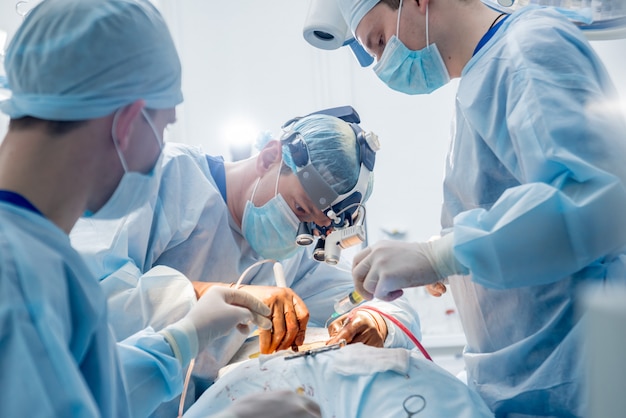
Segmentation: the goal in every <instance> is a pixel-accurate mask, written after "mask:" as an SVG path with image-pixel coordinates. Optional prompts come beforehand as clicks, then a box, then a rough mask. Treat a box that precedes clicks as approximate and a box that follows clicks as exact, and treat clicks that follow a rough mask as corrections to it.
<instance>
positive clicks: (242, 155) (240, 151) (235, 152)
mask: <svg viewBox="0 0 626 418" xmlns="http://www.w3.org/2000/svg"><path fill="white" fill-rule="evenodd" d="M222 132H223V134H222V138H223V140H225V141H226V143H227V144H228V149H229V151H230V153H231V157H232V161H239V160H243V159H246V158H248V157H250V156H251V154H252V145H253V143H254V140H255V138H256V137H257V134H258V132H259V130H258V129H257V128H256V127H255V126H254V124H253V123H252V122H250V121H248V120H244V119H234V120H232V121H231V122H229V123H228V124H227V125H226V126H225V127H224V129H223V131H222Z"/></svg>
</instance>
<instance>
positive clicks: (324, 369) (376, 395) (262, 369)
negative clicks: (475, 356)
mask: <svg viewBox="0 0 626 418" xmlns="http://www.w3.org/2000/svg"><path fill="white" fill-rule="evenodd" d="M253 357H254V356H253ZM275 390H291V391H295V392H297V393H301V394H302V395H303V396H308V397H310V398H312V399H313V400H315V401H316V402H317V403H318V404H319V405H320V407H321V410H322V416H323V417H360V418H368V417H371V418H380V417H405V416H419V417H422V416H423V417H445V418H449V417H461V418H463V417H472V418H475V417H479V418H480V417H492V418H493V414H492V413H491V412H490V411H489V409H488V408H487V406H486V405H485V403H484V402H483V401H482V399H481V398H480V397H479V395H478V394H477V393H476V392H474V391H473V390H471V389H470V388H468V387H467V386H466V385H465V384H464V383H463V382H461V381H460V380H459V379H457V378H456V377H454V376H453V375H452V374H450V373H448V372H447V371H446V370H445V369H443V368H441V367H439V366H438V365H436V364H434V363H433V362H431V361H429V360H426V359H425V358H424V356H423V355H422V354H421V353H420V352H418V351H417V350H406V349H402V348H376V347H370V346H366V345H363V344H360V343H359V344H351V345H347V346H344V347H341V348H338V349H334V350H328V351H324V352H317V353H312V354H309V355H301V356H293V353H292V352H290V351H283V352H279V353H276V354H272V355H267V356H265V355H261V356H259V357H256V358H250V359H248V360H245V361H242V362H240V363H239V364H235V365H231V366H230V368H229V370H228V371H227V372H225V373H222V374H221V376H220V378H219V379H218V380H217V381H216V382H215V383H214V384H213V385H212V386H211V387H210V388H209V389H207V390H206V391H205V392H204V393H203V394H202V396H201V397H200V398H199V399H198V400H197V401H196V403H195V404H194V405H193V406H192V407H191V408H190V409H189V410H188V411H187V413H186V414H185V417H188V418H194V417H206V416H210V415H211V414H213V413H216V412H219V411H221V410H223V409H224V408H226V407H227V406H228V405H230V404H231V403H232V402H233V401H235V400H237V399H239V398H241V397H243V396H246V395H249V394H252V393H257V392H261V391H275ZM279 407H280V406H279V405H277V408H279ZM411 414H413V415H411Z"/></svg>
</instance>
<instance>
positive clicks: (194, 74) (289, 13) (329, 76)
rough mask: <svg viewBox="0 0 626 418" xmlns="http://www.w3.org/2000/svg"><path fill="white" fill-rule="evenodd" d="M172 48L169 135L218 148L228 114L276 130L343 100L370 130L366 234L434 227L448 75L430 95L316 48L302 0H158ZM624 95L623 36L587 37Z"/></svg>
mask: <svg viewBox="0 0 626 418" xmlns="http://www.w3.org/2000/svg"><path fill="white" fill-rule="evenodd" d="M157 4H158V5H159V6H160V7H161V9H162V11H163V13H164V15H165V16H166V18H167V20H168V22H169V24H170V27H171V30H172V33H173V35H174V37H175V39H176V41H177V43H178V46H179V48H180V52H181V56H182V60H183V77H184V79H183V83H184V92H185V103H184V104H183V106H181V109H180V112H179V113H180V119H181V122H182V123H181V127H180V131H179V132H176V134H178V135H179V137H178V138H177V139H178V140H181V141H184V142H188V143H192V144H199V145H202V146H203V147H204V148H205V149H206V150H207V151H209V152H213V153H218V154H223V155H225V156H226V157H228V155H229V154H228V148H227V144H226V143H225V140H224V136H223V134H222V132H223V129H224V126H225V125H226V124H227V123H228V121H229V120H231V119H233V118H236V117H243V118H247V119H249V120H250V121H253V123H254V124H256V125H257V126H258V128H259V129H260V130H261V129H263V130H265V129H269V130H272V131H273V132H278V128H279V126H280V125H281V124H282V123H283V122H284V121H285V120H287V119H288V118H290V117H292V116H296V115H302V114H305V113H308V112H311V111H314V110H318V109H321V108H325V107H331V106H337V105H343V104H351V105H352V106H354V107H355V108H356V109H357V111H358V112H359V113H360V115H361V119H362V126H363V127H364V128H366V129H368V130H372V131H374V132H376V133H377V134H378V135H379V137H380V140H381V144H382V149H381V151H380V152H379V153H378V155H377V161H376V183H375V188H374V194H373V196H372V198H371V200H370V201H369V203H368V226H369V238H370V242H374V241H376V240H378V239H380V238H384V235H383V234H382V233H381V228H386V229H399V230H403V229H406V230H407V231H408V238H409V239H416V240H418V239H425V238H428V237H429V236H431V235H433V234H436V233H438V231H439V210H440V204H441V201H442V192H441V178H442V175H443V163H444V157H445V152H446V149H447V145H448V137H449V131H450V123H451V117H452V111H453V105H454V91H455V89H456V84H457V83H456V82H453V83H451V84H450V85H448V86H446V87H444V88H442V89H440V90H438V91H436V92H435V93H434V94H431V95H430V96H407V95H403V94H400V93H396V92H393V91H391V90H390V89H388V88H387V87H386V86H385V85H384V84H383V83H382V82H380V81H379V80H378V78H377V77H376V76H375V74H374V72H373V71H372V70H371V69H369V68H367V69H364V68H361V67H360V66H359V65H358V64H357V63H356V60H355V59H354V58H353V56H352V53H351V52H350V50H349V49H347V48H342V49H341V50H335V51H323V50H319V49H316V48H313V47H312V46H310V45H309V44H308V43H307V42H306V41H305V40H304V38H303V37H302V28H303V24H304V21H305V18H306V15H307V11H308V7H309V1H293V0H268V1H259V0H233V1H230V2H215V1H204V0H176V1H175V0H159V1H157ZM594 45H595V46H596V47H597V49H598V52H599V53H600V54H601V55H602V57H603V58H604V59H605V61H606V63H607V65H608V67H609V70H610V71H611V73H612V75H613V78H614V80H615V82H616V84H618V87H619V89H620V91H621V94H622V97H624V98H626V73H624V70H623V69H624V68H626V66H625V65H624V64H626V40H620V41H601V42H600V41H598V42H594Z"/></svg>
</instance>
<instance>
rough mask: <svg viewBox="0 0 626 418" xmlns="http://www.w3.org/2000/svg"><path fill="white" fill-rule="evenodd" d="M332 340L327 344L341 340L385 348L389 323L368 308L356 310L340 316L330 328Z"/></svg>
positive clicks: (329, 332) (329, 333)
mask: <svg viewBox="0 0 626 418" xmlns="http://www.w3.org/2000/svg"><path fill="white" fill-rule="evenodd" d="M328 335H330V337H331V339H330V340H328V342H327V344H335V343H338V342H339V341H341V340H346V343H348V344H351V343H363V344H365V345H369V346H372V347H383V346H384V345H385V339H386V338H387V323H386V322H385V320H384V319H383V317H382V316H381V315H380V314H379V313H378V312H374V311H370V310H368V309H367V308H360V309H355V310H353V311H352V312H349V313H347V314H345V315H342V316H340V317H339V318H337V319H335V320H334V321H333V322H331V323H330V325H329V326H328Z"/></svg>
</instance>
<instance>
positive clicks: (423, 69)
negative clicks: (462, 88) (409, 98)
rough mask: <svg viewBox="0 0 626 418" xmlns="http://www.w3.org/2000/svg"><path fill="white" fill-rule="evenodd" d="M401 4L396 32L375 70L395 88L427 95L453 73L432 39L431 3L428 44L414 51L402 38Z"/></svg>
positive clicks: (409, 92)
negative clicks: (449, 70)
mask: <svg viewBox="0 0 626 418" xmlns="http://www.w3.org/2000/svg"><path fill="white" fill-rule="evenodd" d="M401 11H402V0H401V1H400V6H399V7H398V23H397V26H396V34H395V35H394V36H392V37H391V39H390V40H389V42H388V43H387V45H386V46H385V50H384V52H383V55H382V57H381V59H380V61H379V62H378V63H376V65H375V66H374V72H375V73H376V75H377V76H378V78H380V79H381V80H382V81H383V82H384V83H385V84H387V85H388V86H389V87H390V88H392V89H393V90H397V91H400V92H402V93H406V94H427V93H431V92H433V91H434V90H436V89H438V88H439V87H441V86H443V85H445V84H447V83H448V82H449V81H450V75H449V74H448V70H447V69H446V65H445V63H444V62H443V58H441V54H440V53H439V49H437V45H435V44H434V43H433V44H430V42H429V39H428V4H427V5H426V47H425V48H423V49H420V50H419V51H412V50H410V49H409V48H407V47H406V45H404V44H403V43H402V41H401V40H400V39H399V38H398V35H399V33H400V12H401Z"/></svg>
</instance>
